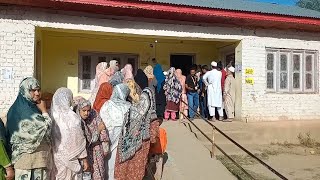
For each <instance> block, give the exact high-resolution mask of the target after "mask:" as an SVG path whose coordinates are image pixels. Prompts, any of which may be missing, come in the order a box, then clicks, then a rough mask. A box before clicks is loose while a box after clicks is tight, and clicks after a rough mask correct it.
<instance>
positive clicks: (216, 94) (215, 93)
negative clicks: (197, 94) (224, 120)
mask: <svg viewBox="0 0 320 180" xmlns="http://www.w3.org/2000/svg"><path fill="white" fill-rule="evenodd" d="M221 77H222V74H221V72H220V71H218V70H216V69H213V70H211V71H209V72H207V73H206V74H205V75H203V80H204V83H205V84H206V85H207V86H208V89H207V92H208V107H222V91H221Z"/></svg>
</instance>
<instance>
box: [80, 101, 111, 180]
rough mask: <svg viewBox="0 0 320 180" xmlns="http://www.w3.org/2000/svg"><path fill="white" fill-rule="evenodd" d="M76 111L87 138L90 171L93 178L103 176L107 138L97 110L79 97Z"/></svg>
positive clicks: (97, 178)
mask: <svg viewBox="0 0 320 180" xmlns="http://www.w3.org/2000/svg"><path fill="white" fill-rule="evenodd" d="M75 105H76V108H75V111H76V113H77V114H78V115H79V116H80V117H81V124H82V129H83V131H84V135H85V137H86V139H87V152H88V160H89V164H90V167H91V169H90V171H91V174H92V178H93V179H94V180H99V179H100V180H102V179H104V178H105V166H104V158H105V157H106V156H107V154H108V151H109V138H108V134H107V131H106V128H105V126H104V123H103V122H102V119H101V117H100V115H99V113H98V112H97V111H95V110H94V109H91V103H90V101H88V100H86V99H84V98H79V99H77V101H76V102H75Z"/></svg>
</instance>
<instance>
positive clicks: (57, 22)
mask: <svg viewBox="0 0 320 180" xmlns="http://www.w3.org/2000/svg"><path fill="white" fill-rule="evenodd" d="M93 16H94V15H90V16H85V15H82V14H80V15H79V14H75V13H68V15H67V14H66V13H63V12H58V11H54V12H49V11H47V10H41V9H31V8H20V7H10V6H0V27H1V28H0V42H1V49H0V63H1V69H3V68H5V67H13V68H14V74H15V75H14V77H13V79H12V80H8V81H4V80H3V79H2V77H1V86H0V100H1V101H0V114H4V113H5V112H6V111H7V109H8V108H9V107H10V105H11V103H12V102H13V101H14V99H15V97H16V94H17V91H18V85H19V82H20V81H21V79H22V77H25V76H31V75H33V72H34V71H33V70H34V66H33V65H34V63H33V60H34V54H35V52H34V38H35V27H40V28H57V29H58V28H59V29H68V30H81V31H91V32H96V33H117V34H125V35H130V36H134V35H144V36H162V37H166V38H181V39H189V40H203V41H217V40H218V41H234V40H241V44H240V45H241V46H239V45H238V47H237V49H236V51H237V52H236V57H237V58H239V59H241V61H239V59H238V60H237V63H238V64H240V63H241V64H242V69H245V68H247V67H250V68H254V69H255V74H254V75H253V76H252V77H253V78H254V79H255V84H254V85H247V84H245V77H246V76H245V74H244V71H242V72H241V73H240V74H239V73H237V74H238V76H239V77H241V78H240V79H241V81H242V84H241V87H239V89H240V90H241V88H242V92H241V95H242V100H241V101H242V103H241V107H239V106H240V105H239V106H238V107H237V108H238V109H237V112H241V116H239V113H238V117H240V119H242V120H248V121H265V120H290V119H318V118H320V113H319V109H320V108H319V106H320V105H318V102H319V100H320V96H319V93H315V94H276V93H274V94H272V93H269V94H268V93H266V90H265V88H266V82H265V77H266V73H265V56H266V51H265V48H266V47H276V48H293V49H312V50H318V51H319V50H320V37H319V34H315V33H306V32H295V31H279V30H262V29H244V28H241V27H238V28H229V27H213V26H211V27H210V26H192V25H181V24H180V23H177V24H170V25H168V24H160V23H146V22H142V21H134V22H133V21H128V20H111V19H108V18H107V17H103V18H102V17H99V18H97V17H93ZM10 35H12V36H11V37H10ZM11 43H12V44H11ZM318 59H319V57H318ZM7 61H9V62H7ZM317 64H319V63H317ZM318 69H319V68H318ZM237 74H236V75H237ZM317 79H318V80H319V77H318V76H317ZM237 83H238V85H239V86H240V80H239V79H238V81H237ZM237 104H239V101H238V102H237Z"/></svg>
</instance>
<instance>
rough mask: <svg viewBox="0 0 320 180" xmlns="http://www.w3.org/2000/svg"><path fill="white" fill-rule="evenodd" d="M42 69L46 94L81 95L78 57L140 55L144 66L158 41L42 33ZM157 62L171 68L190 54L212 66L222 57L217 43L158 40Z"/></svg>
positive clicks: (198, 62)
mask: <svg viewBox="0 0 320 180" xmlns="http://www.w3.org/2000/svg"><path fill="white" fill-rule="evenodd" d="M39 33H41V45H42V54H41V55H42V56H41V57H42V66H41V72H42V73H41V75H42V77H41V84H42V87H43V91H44V92H51V93H54V92H55V90H56V89H57V88H59V87H68V88H70V89H71V90H72V91H73V93H74V95H82V96H85V97H88V95H86V94H78V58H79V57H78V55H79V51H87V52H103V53H132V54H138V55H139V60H140V63H141V62H148V60H150V59H152V58H153V57H154V52H155V51H154V49H153V48H151V47H150V44H152V43H154V41H155V38H138V37H124V36H110V35H108V36H107V35H106V36H103V35H94V34H80V33H65V32H54V31H41V32H39ZM157 40H158V43H157V48H156V58H157V60H158V62H159V63H161V64H162V65H163V66H164V69H167V68H169V63H170V54H174V53H188V54H195V55H196V63H197V64H209V62H210V61H211V60H212V59H214V58H217V57H218V56H219V54H218V50H217V43H214V42H204V41H185V40H184V41H181V40H178V39H177V40H172V39H159V38H158V39H157Z"/></svg>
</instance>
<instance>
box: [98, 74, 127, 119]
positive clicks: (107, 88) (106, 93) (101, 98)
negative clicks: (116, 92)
mask: <svg viewBox="0 0 320 180" xmlns="http://www.w3.org/2000/svg"><path fill="white" fill-rule="evenodd" d="M123 79H124V77H123V75H122V73H121V72H119V71H117V72H116V73H115V74H114V76H112V78H111V79H110V81H109V82H105V83H102V84H101V86H100V88H99V91H98V93H97V97H96V100H95V101H94V104H93V109H94V110H96V111H97V112H98V113H100V109H101V107H102V106H103V104H104V103H105V102H106V101H108V100H109V99H110V97H111V95H112V91H113V87H114V86H116V85H118V84H120V83H122V81H123Z"/></svg>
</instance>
